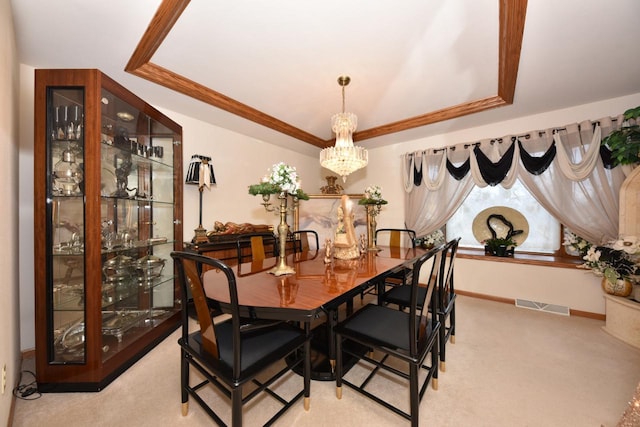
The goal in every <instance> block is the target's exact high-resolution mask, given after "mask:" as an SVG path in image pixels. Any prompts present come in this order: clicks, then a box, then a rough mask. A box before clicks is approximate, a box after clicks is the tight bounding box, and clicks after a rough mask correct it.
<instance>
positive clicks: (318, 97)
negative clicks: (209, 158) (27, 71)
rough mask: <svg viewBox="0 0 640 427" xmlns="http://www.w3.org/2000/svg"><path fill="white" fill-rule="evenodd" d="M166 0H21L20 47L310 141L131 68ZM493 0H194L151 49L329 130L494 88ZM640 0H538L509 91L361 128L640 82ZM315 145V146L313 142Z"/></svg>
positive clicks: (276, 112) (206, 81) (287, 141)
mask: <svg viewBox="0 0 640 427" xmlns="http://www.w3.org/2000/svg"><path fill="white" fill-rule="evenodd" d="M161 3H162V0H109V1H107V0H90V1H87V0H57V1H42V0H12V6H13V11H14V21H15V27H16V34H17V36H16V37H17V44H18V52H19V56H20V61H21V62H22V63H24V64H27V65H30V66H33V67H36V68H99V69H100V70H102V71H103V72H105V73H106V74H107V75H109V76H110V77H112V78H114V79H115V80H117V81H118V82H120V83H122V84H123V85H124V86H126V87H127V88H128V89H130V90H131V91H132V92H134V93H136V94H137V95H139V96H140V97H142V98H144V99H145V100H147V101H148V102H150V103H152V104H154V105H156V106H157V107H159V108H166V109H169V110H172V111H176V112H179V113H181V114H184V115H187V116H192V117H195V118H198V119H200V120H204V121H207V122H210V123H213V124H215V125H217V126H221V127H225V128H228V129H231V130H234V131H237V132H240V133H244V134H247V135H250V136H253V137H256V138H259V139H261V140H265V141H268V142H272V143H275V144H278V145H284V146H288V147H290V148H292V149H294V150H298V151H302V152H305V151H307V152H308V150H309V147H311V146H310V145H309V144H307V143H305V142H302V141H300V140H297V139H294V138H292V137H290V136H287V135H284V134H282V133H280V132H276V131H274V130H272V129H269V128H267V127H265V126H262V125H258V124H256V123H253V122H250V121H248V120H246V119H243V118H240V117H238V116H234V115H233V114H230V113H227V112H226V111H223V110H221V109H219V108H216V107H213V106H211V105H209V104H206V103H203V102H201V101H197V100H194V99H192V98H189V97H187V96H185V95H182V94H179V93H177V92H174V91H172V90H170V89H167V88H165V87H162V86H159V85H156V84H155V83H151V82H149V81H147V80H144V79H142V78H139V77H136V76H134V75H132V74H129V73H127V72H125V71H124V69H125V66H126V65H127V63H128V61H129V59H130V58H131V56H132V54H133V52H134V50H135V49H136V46H137V45H138V42H139V41H140V39H141V37H142V36H143V34H144V32H145V30H146V29H147V26H148V25H149V23H150V22H151V19H152V18H153V16H154V14H155V12H156V10H157V9H158V7H159V6H160V4H161ZM498 16H499V1H497V0H433V1H425V0H403V1H392V0H375V1H371V0H351V1H346V0H323V1H300V0H273V1H264V0H234V1H222V0H192V1H191V2H190V4H189V5H188V6H187V7H186V9H185V11H184V12H183V13H182V15H181V16H180V17H179V18H178V20H177V22H176V24H175V26H174V27H173V28H172V29H171V31H170V32H169V34H168V35H167V37H166V39H165V40H164V42H163V43H162V44H161V45H160V47H159V48H158V50H157V51H156V53H155V54H154V55H153V57H152V59H151V60H152V62H153V63H154V64H157V65H159V66H161V67H164V68H167V69H169V70H171V71H173V72H176V73H178V74H181V75H183V76H185V77H187V78H189V79H191V80H193V81H195V82H198V83H200V84H202V85H204V86H206V87H209V88H211V89H214V90H215V91H217V92H220V93H222V94H224V95H226V96H228V97H230V98H232V99H234V100H236V101H239V102H241V103H243V104H246V105H247V106H250V107H252V108H255V109H257V110H259V111H261V112H263V113H265V114H268V115H269V116H272V117H274V118H277V119H279V120H281V121H283V122H285V123H287V124H290V125H292V126H294V127H296V128H299V129H301V130H303V131H305V132H308V133H310V134H313V135H315V136H317V137H319V138H322V139H324V140H329V139H330V138H332V132H331V129H330V117H331V115H332V114H334V113H336V112H339V111H340V109H341V102H342V101H341V91H340V90H341V89H340V86H339V85H338V83H337V77H338V76H340V75H343V74H346V75H349V76H350V77H351V84H350V85H349V86H347V88H346V109H347V111H350V112H353V113H355V114H356V115H357V116H358V130H359V131H361V130H365V129H371V128H376V127H379V126H383V125H386V124H389V123H392V122H396V121H399V120H405V119H408V118H411V117H415V116H420V115H422V114H425V113H429V112H432V111H434V110H439V109H442V108H446V107H451V106H454V105H458V104H462V103H466V102H470V101H474V100H477V99H482V98H486V97H491V96H494V95H496V93H497V90H498V88H497V86H498V38H499V37H498V34H499V32H498V28H499V19H498ZM638 18H640V1H637V0H610V1H608V2H598V1H593V0H591V1H584V0H562V1H553V0H535V1H529V2H528V6H527V13H526V23H525V29H524V38H523V42H522V49H521V57H520V66H519V71H518V75H517V82H516V89H515V97H514V102H513V104H512V105H507V106H503V107H499V108H496V109H492V110H489V111H484V112H480V113H476V114H472V115H467V116H463V117H460V118H455V119H451V120H447V121H444V122H440V123H435V124H430V125H426V126H421V127H417V128H414V129H410V130H406V131H402V132H397V133H393V134H390V135H384V136H379V137H375V138H372V139H364V140H362V141H360V142H358V144H361V145H363V146H365V147H369V148H372V147H377V146H381V145H385V144H390V143H397V142H403V141H408V140H413V139H416V138H420V137H424V136H429V135H434V134H438V133H442V132H447V131H451V130H457V129H463V128H467V127H472V126H478V125H481V124H486V123H492V122H497V121H501V120H505V119H511V118H516V117H520V116H526V115H530V114H535V113H539V112H543V111H549V110H554V109H558V108H565V107H569V106H572V105H578V104H584V103H589V102H594V101H598V100H603V99H608V98H613V97H618V96H623V95H628V94H633V93H637V92H640V54H639V52H638V40H640V25H639V24H638ZM312 148H313V150H314V151H317V150H318V148H317V147H312Z"/></svg>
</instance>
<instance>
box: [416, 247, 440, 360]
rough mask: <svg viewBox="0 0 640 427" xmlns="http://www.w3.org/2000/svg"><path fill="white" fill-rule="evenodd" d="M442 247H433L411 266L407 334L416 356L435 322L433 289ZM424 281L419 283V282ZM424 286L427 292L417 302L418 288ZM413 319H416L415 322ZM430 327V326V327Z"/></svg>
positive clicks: (435, 283) (436, 279)
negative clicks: (421, 299)
mask: <svg viewBox="0 0 640 427" xmlns="http://www.w3.org/2000/svg"><path fill="white" fill-rule="evenodd" d="M443 248H444V245H440V246H437V247H434V248H433V249H431V250H429V252H427V253H426V254H424V255H422V256H421V257H420V258H418V260H416V261H415V263H414V264H413V276H412V280H411V298H410V304H409V314H410V316H409V318H410V319H412V320H410V323H409V333H410V336H411V337H413V338H412V340H411V348H410V352H411V354H412V355H417V354H418V353H419V351H420V349H421V348H422V346H423V345H425V344H426V342H427V340H428V339H429V337H430V333H431V331H433V329H434V327H435V324H436V322H437V320H436V317H435V312H436V310H435V307H434V306H435V304H436V298H435V294H434V289H435V288H436V286H437V283H438V276H439V274H438V273H439V270H440V264H441V263H440V254H441V253H442V250H443ZM421 279H422V280H423V281H424V280H426V282H427V283H426V284H425V283H420V280H421ZM420 286H425V287H426V288H427V292H425V297H424V300H423V301H418V287H420ZM414 319H418V321H417V322H416V321H415V320H414ZM430 325H431V326H430Z"/></svg>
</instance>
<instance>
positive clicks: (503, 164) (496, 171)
mask: <svg viewBox="0 0 640 427" xmlns="http://www.w3.org/2000/svg"><path fill="white" fill-rule="evenodd" d="M514 152H515V144H511V147H509V148H508V149H507V151H506V152H505V153H504V155H503V156H502V157H501V158H500V160H498V161H497V162H496V163H493V162H492V161H491V160H489V158H488V157H487V156H486V155H485V154H484V153H483V152H482V150H481V149H480V148H479V147H477V146H476V147H474V149H473V153H474V154H475V156H476V161H477V162H478V168H479V169H480V174H481V175H482V179H484V181H485V182H486V183H487V184H489V185H491V186H492V187H493V186H496V185H498V184H500V183H501V182H502V180H503V179H504V178H505V177H506V176H507V173H509V169H511V163H513V153H514Z"/></svg>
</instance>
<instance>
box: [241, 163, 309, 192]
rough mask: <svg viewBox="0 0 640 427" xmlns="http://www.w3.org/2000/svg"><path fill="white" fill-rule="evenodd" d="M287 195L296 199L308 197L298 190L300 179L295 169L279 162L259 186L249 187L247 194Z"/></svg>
mask: <svg viewBox="0 0 640 427" xmlns="http://www.w3.org/2000/svg"><path fill="white" fill-rule="evenodd" d="M283 193H289V194H291V195H292V196H295V197H297V198H298V199H302V200H308V199H309V196H308V195H307V194H306V193H305V192H304V191H302V189H301V188H300V179H299V178H298V173H297V172H296V168H295V167H293V166H289V165H287V164H286V163H283V162H280V163H276V164H275V165H273V166H272V167H271V168H270V169H269V170H268V173H267V175H265V176H264V177H263V178H262V181H261V182H260V184H254V185H250V186H249V194H251V195H253V196H255V195H258V194H262V195H269V194H283Z"/></svg>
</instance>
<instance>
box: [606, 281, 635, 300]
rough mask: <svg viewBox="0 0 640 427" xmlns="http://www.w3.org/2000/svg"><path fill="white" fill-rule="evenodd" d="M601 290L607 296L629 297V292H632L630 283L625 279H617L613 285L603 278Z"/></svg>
mask: <svg viewBox="0 0 640 427" xmlns="http://www.w3.org/2000/svg"><path fill="white" fill-rule="evenodd" d="M602 290H603V291H605V292H606V293H608V294H609V295H615V296H619V297H628V296H629V295H631V291H632V290H633V284H632V283H631V281H629V280H626V279H618V280H616V281H615V283H614V282H611V281H610V280H608V279H607V278H606V277H603V278H602Z"/></svg>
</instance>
